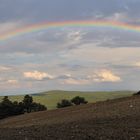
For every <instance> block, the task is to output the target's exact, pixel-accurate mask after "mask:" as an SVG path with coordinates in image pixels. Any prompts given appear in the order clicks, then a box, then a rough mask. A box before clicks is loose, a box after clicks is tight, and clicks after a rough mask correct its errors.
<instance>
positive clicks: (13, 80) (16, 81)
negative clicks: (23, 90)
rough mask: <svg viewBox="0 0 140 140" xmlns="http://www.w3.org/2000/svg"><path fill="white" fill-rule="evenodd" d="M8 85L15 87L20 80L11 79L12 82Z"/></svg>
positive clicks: (9, 81)
mask: <svg viewBox="0 0 140 140" xmlns="http://www.w3.org/2000/svg"><path fill="white" fill-rule="evenodd" d="M7 83H8V84H13V85H15V84H18V80H15V79H10V80H8V81H7Z"/></svg>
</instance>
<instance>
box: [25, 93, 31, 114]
mask: <svg viewBox="0 0 140 140" xmlns="http://www.w3.org/2000/svg"><path fill="white" fill-rule="evenodd" d="M32 103H33V98H32V96H29V95H25V96H24V99H23V106H24V109H25V112H27V113H30V112H31V108H32Z"/></svg>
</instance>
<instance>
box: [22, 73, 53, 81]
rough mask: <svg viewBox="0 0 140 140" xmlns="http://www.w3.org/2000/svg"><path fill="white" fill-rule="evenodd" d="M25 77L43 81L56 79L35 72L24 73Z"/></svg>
mask: <svg viewBox="0 0 140 140" xmlns="http://www.w3.org/2000/svg"><path fill="white" fill-rule="evenodd" d="M24 77H25V78H29V79H34V80H43V79H46V78H48V79H53V78H54V77H53V76H52V75H50V74H48V73H45V72H39V71H33V72H24Z"/></svg>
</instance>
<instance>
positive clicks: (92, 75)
mask: <svg viewBox="0 0 140 140" xmlns="http://www.w3.org/2000/svg"><path fill="white" fill-rule="evenodd" d="M139 13H140V1H139V0H0V35H2V34H4V33H6V32H10V31H12V30H16V29H20V28H23V27H25V26H28V25H31V24H38V23H42V22H45V21H49V22H61V21H71V20H82V21H86V20H106V21H119V22H124V23H128V24H133V25H140V14H139ZM56 89H61V90H80V91H83V90H84V91H97V90H99V91H101V90H139V89H140V33H136V32H130V31H124V30H119V29H118V30H116V29H112V28H105V27H100V28H94V27H92V28H91V27H89V28H88V27H86V28H84V27H83V28H82V27H61V28H60V27H59V28H54V29H53V28H51V29H48V30H41V31H38V32H34V33H28V34H24V35H21V36H16V37H14V38H11V39H7V40H5V41H1V42H0V95H9V94H24V93H34V92H40V91H48V90H56Z"/></svg>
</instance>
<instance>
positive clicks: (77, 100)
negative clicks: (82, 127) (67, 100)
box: [71, 96, 88, 105]
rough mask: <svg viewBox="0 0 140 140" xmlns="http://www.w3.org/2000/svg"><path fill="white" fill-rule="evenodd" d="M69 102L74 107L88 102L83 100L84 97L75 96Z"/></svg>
mask: <svg viewBox="0 0 140 140" xmlns="http://www.w3.org/2000/svg"><path fill="white" fill-rule="evenodd" d="M71 102H72V103H73V104H75V105H80V104H87V103H88V102H87V101H86V100H85V98H84V97H79V96H76V97H74V98H73V99H72V100H71Z"/></svg>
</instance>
